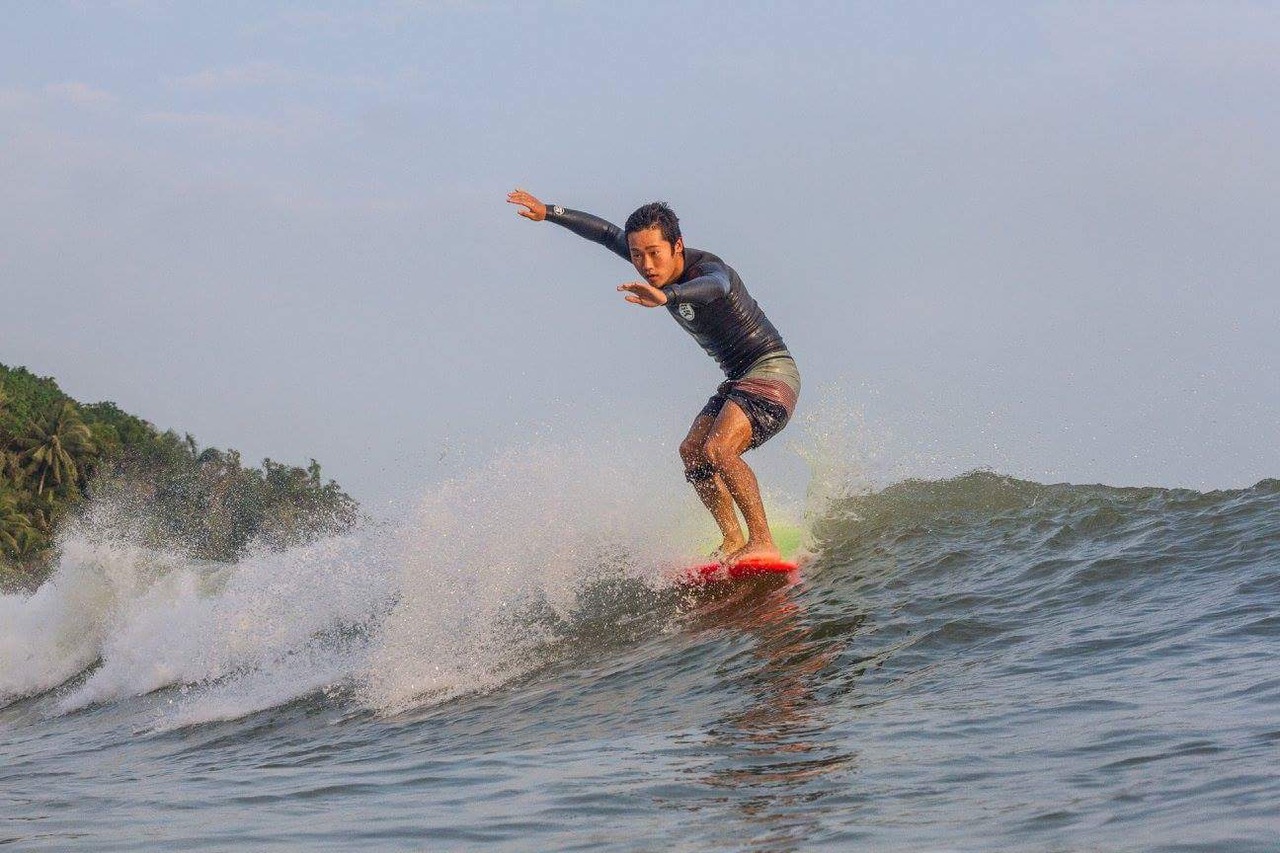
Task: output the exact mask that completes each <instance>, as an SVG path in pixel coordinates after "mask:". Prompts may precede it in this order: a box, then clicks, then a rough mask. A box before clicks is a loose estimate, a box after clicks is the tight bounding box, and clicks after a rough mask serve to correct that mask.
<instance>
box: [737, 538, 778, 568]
mask: <svg viewBox="0 0 1280 853" xmlns="http://www.w3.org/2000/svg"><path fill="white" fill-rule="evenodd" d="M751 560H760V561H762V562H763V561H768V562H779V561H781V560H782V552H781V551H779V550H778V546H777V545H775V544H773V543H772V542H747V544H746V546H744V547H743V548H740V549H738V550H737V551H734V552H732V553H730V554H729V558H728V559H727V560H726V561H725V562H726V563H728V564H730V565H734V564H737V563H743V562H748V561H751Z"/></svg>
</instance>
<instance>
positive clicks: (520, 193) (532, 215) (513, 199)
mask: <svg viewBox="0 0 1280 853" xmlns="http://www.w3.org/2000/svg"><path fill="white" fill-rule="evenodd" d="M507 203H508V204H518V205H521V206H522V207H524V208H525V209H524V210H521V211H517V212H518V213H519V214H520V215H521V216H523V217H524V218H525V219H532V220H533V221H534V222H541V221H542V220H544V219H546V218H547V206H546V205H545V204H543V203H542V202H540V201H538V200H537V199H536V198H534V197H533V196H532V195H530V194H529V193H527V192H525V191H524V190H522V189H520V188H519V187H516V188H515V189H514V190H513V191H511V192H509V193H507Z"/></svg>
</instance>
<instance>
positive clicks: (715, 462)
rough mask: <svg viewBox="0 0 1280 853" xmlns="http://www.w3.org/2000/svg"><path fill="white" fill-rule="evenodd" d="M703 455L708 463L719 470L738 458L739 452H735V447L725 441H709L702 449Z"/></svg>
mask: <svg viewBox="0 0 1280 853" xmlns="http://www.w3.org/2000/svg"><path fill="white" fill-rule="evenodd" d="M702 451H703V455H704V457H705V458H706V460H707V463H708V464H710V465H711V467H712V468H714V469H715V470H717V471H719V470H720V469H721V468H722V467H723V466H724V465H725V463H727V462H732V461H733V460H734V459H736V458H737V456H738V454H737V453H734V452H733V448H732V447H731V446H730V445H729V444H728V443H727V442H723V441H708V442H707V444H706V447H704V448H703V449H702Z"/></svg>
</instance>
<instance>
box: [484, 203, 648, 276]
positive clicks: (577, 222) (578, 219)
mask: <svg viewBox="0 0 1280 853" xmlns="http://www.w3.org/2000/svg"><path fill="white" fill-rule="evenodd" d="M507 202H508V203H510V204H518V205H520V206H521V207H523V208H524V210H521V211H519V214H520V215H521V216H523V217H524V218H525V219H532V220H533V221H534V222H541V221H542V220H544V219H547V220H550V221H551V222H554V223H556V224H557V225H561V226H563V227H565V228H568V229H569V230H570V231H572V232H573V233H574V234H577V235H578V236H579V237H585V238H586V239H588V240H590V241H591V242H593V243H599V244H600V245H601V246H604V247H605V248H606V249H608V250H609V251H611V252H613V253H614V254H616V255H618V256H620V257H622V258H623V259H624V260H627V261H630V260H631V252H630V251H629V250H628V249H627V237H626V235H625V234H623V233H622V229H621V228H619V227H618V226H616V225H614V224H613V223H611V222H607V221H605V220H603V219H601V218H600V217H598V216H592V215H591V214H590V213H583V212H582V211H580V210H569V209H568V208H564V207H560V206H559V205H553V206H550V207H549V206H547V205H545V204H543V203H542V202H541V201H538V199H537V198H535V197H534V196H532V195H530V194H529V193H527V192H525V191H524V190H522V189H519V188H516V189H515V190H514V191H512V192H509V193H507Z"/></svg>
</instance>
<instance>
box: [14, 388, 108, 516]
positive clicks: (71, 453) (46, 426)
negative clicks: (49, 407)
mask: <svg viewBox="0 0 1280 853" xmlns="http://www.w3.org/2000/svg"><path fill="white" fill-rule="evenodd" d="M28 430H29V431H28V433H27V434H26V435H24V436H21V437H19V438H18V440H17V441H16V442H15V444H17V446H18V447H19V448H21V451H22V452H21V457H20V458H21V459H22V460H23V461H24V462H25V463H26V466H27V472H28V473H30V474H35V473H36V472H39V474H40V485H39V487H38V488H37V489H36V494H44V484H45V480H46V478H48V477H50V476H52V477H53V482H54V483H55V484H56V485H59V486H61V485H62V484H63V481H68V482H70V483H71V484H74V483H75V481H76V478H77V477H78V476H79V473H80V467H79V462H78V460H82V459H83V458H84V457H86V456H88V454H90V453H92V452H93V435H92V433H90V432H89V428H88V427H87V426H85V424H84V421H83V420H81V419H80V413H79V412H78V411H77V410H76V406H75V403H73V402H71V401H70V400H65V401H63V403H62V405H61V406H60V407H58V408H57V409H55V410H54V412H53V414H52V415H51V416H50V417H49V419H48V420H47V421H45V422H44V423H43V424H37V423H32V424H31V425H30V427H29V428H28Z"/></svg>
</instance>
